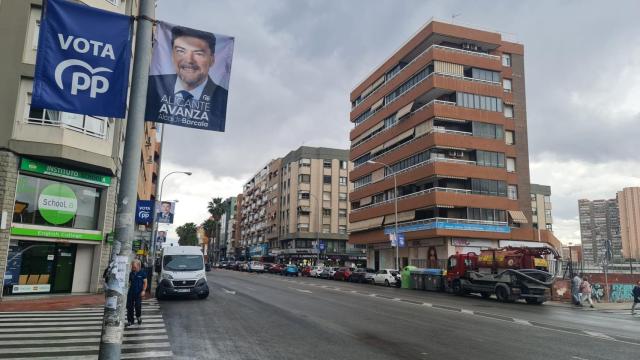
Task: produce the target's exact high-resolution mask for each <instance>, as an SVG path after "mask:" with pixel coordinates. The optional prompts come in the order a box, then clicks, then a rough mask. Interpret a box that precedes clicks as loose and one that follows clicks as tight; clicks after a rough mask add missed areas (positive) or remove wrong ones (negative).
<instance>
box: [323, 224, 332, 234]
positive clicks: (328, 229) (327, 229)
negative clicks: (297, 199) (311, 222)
mask: <svg viewBox="0 0 640 360" xmlns="http://www.w3.org/2000/svg"><path fill="white" fill-rule="evenodd" d="M330 232H331V225H329V224H324V225H322V233H323V234H329V233H330Z"/></svg>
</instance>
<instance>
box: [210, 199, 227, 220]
mask: <svg viewBox="0 0 640 360" xmlns="http://www.w3.org/2000/svg"><path fill="white" fill-rule="evenodd" d="M207 211H209V214H211V216H212V217H213V220H216V221H218V220H220V217H222V214H224V205H223V203H222V198H219V197H217V198H212V199H211V201H209V203H208V204H207Z"/></svg>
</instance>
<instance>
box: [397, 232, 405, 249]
mask: <svg viewBox="0 0 640 360" xmlns="http://www.w3.org/2000/svg"><path fill="white" fill-rule="evenodd" d="M398 242H399V244H400V247H405V242H404V233H399V234H398Z"/></svg>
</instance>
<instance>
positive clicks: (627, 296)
mask: <svg viewBox="0 0 640 360" xmlns="http://www.w3.org/2000/svg"><path fill="white" fill-rule="evenodd" d="M632 290H633V285H631V284H613V285H611V294H610V295H609V300H610V301H611V302H625V301H633V295H632V294H631V291H632Z"/></svg>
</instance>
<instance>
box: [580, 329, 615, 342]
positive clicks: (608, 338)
mask: <svg viewBox="0 0 640 360" xmlns="http://www.w3.org/2000/svg"><path fill="white" fill-rule="evenodd" d="M583 332H584V333H585V334H587V335H590V336H594V337H597V338H601V339H607V340H615V339H614V338H612V337H611V336H609V335H606V334H603V333H599V332H595V331H586V330H583Z"/></svg>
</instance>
